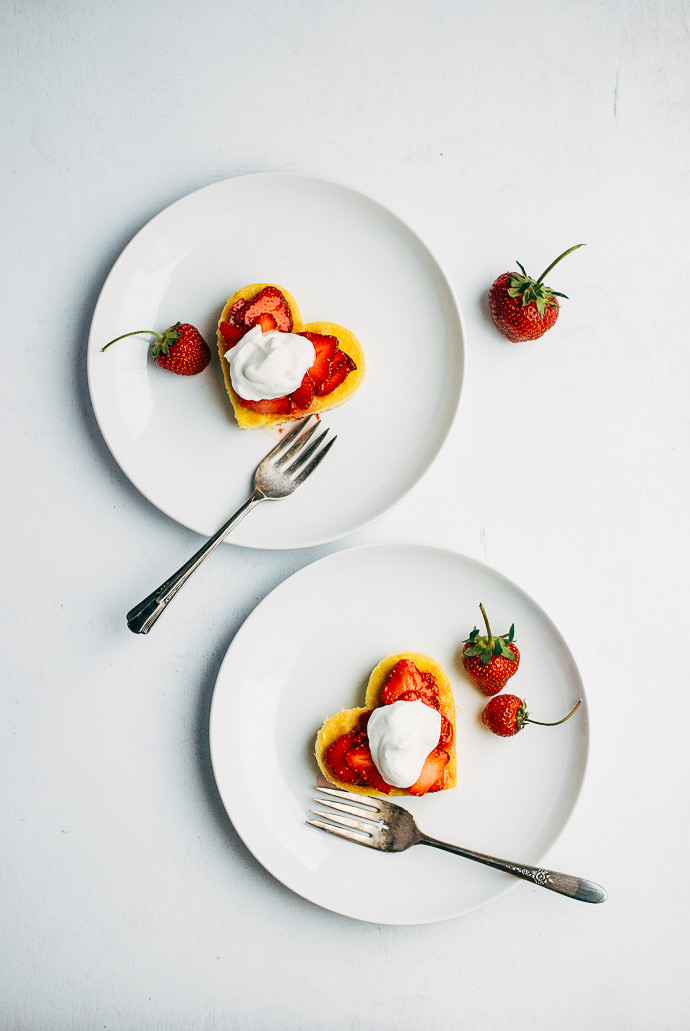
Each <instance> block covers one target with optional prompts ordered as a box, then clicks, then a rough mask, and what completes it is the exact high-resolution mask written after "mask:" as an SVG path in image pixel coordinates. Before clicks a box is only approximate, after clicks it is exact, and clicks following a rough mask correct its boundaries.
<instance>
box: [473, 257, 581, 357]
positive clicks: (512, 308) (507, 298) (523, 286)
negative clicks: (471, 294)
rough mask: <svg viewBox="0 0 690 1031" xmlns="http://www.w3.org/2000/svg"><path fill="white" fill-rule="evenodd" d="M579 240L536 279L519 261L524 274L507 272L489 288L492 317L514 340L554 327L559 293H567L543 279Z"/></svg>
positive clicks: (505, 333)
mask: <svg viewBox="0 0 690 1031" xmlns="http://www.w3.org/2000/svg"><path fill="white" fill-rule="evenodd" d="M583 246H584V244H581V243H578V244H575V246H574V247H569V248H568V250H567V251H564V252H563V254H561V255H559V256H558V257H557V258H556V260H555V261H552V262H551V264H550V265H549V267H548V268H547V269H545V270H544V271H543V272H542V274H541V275H540V277H539V279H537V280H534V279H532V278H531V277H530V276H528V275H527V273H526V272H525V270H524V268H523V266H522V265H520V262H519V261H518V262H517V263H516V264H517V265H518V266H519V268H520V271H521V272H522V275H519V274H518V273H517V272H504V273H503V274H502V275H500V276H499V277H498V279H496V280H495V281H494V282H493V284H492V285H491V289H490V290H489V310H490V312H491V317H492V319H493V320H494V322H495V323H496V326H497V327H498V329H500V331H501V333H503V334H504V336H507V337H508V339H509V340H512V341H515V342H517V341H522V340H536V339H537V338H538V337H540V336H543V335H544V333H546V331H547V329H551V327H552V326H553V324H554V323H555V321H556V319H557V318H558V312H559V305H558V301H557V300H556V298H557V297H566V294H562V293H559V292H558V291H557V290H551V289H550V288H549V287H548V286H546V284H545V283H544V277H545V276H547V275H548V274H549V272H550V271H551V269H552V268H553V267H554V265H557V264H558V262H559V261H560V260H561V258H565V256H566V254H570V253H571V251H574V250H577V248H578V247H583Z"/></svg>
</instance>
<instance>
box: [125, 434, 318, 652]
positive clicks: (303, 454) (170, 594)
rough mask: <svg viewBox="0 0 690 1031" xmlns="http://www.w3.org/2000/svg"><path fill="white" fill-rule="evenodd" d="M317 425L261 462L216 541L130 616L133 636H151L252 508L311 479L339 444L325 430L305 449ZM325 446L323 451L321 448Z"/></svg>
mask: <svg viewBox="0 0 690 1031" xmlns="http://www.w3.org/2000/svg"><path fill="white" fill-rule="evenodd" d="M318 424H319V420H318V419H317V418H316V416H314V415H310V416H309V417H308V418H306V419H302V420H301V421H300V422H298V423H297V425H296V426H295V427H294V428H293V429H291V430H290V432H289V433H287V434H286V435H285V436H284V437H283V438H282V440H279V441H278V443H277V444H276V446H275V447H274V448H272V450H271V451H269V452H268V454H267V455H266V457H265V458H263V459H262V460H261V462H259V465H258V466H257V468H256V471H255V473H254V489H253V491H252V493H251V494H250V495H249V497H248V498H247V500H246V501H245V503H244V504H243V505H241V506H240V508H238V509H237V511H236V512H235V514H234V515H232V516H230V518H229V519H228V521H227V522H226V523H223V525H222V526H221V528H220V530H218V531H217V532H216V533H214V535H213V537H210V538H209V539H208V540H207V541H206V543H205V544H204V545H202V547H201V548H199V550H198V551H197V552H195V553H194V554H193V555H192V557H191V558H190V559H189V561H187V562H185V564H184V565H183V566H181V568H180V569H178V570H177V572H176V573H173V575H172V576H171V577H169V578H168V579H167V580H166V581H165V583H162V584H161V585H160V587H157V588H156V590H155V591H152V592H151V594H149V595H148V597H147V598H144V600H143V601H140V602H139V604H138V605H135V606H134V608H133V609H130V611H129V612H128V613H127V626H128V627H129V629H130V630H131V631H132V633H135V634H148V632H149V630H150V629H151V627H152V626H153V625H154V623H155V622H156V620H157V619H159V618H160V616H161V615H162V614H163V612H164V611H165V610H166V608H167V607H168V605H169V604H170V602H171V601H172V599H173V598H174V597H175V595H176V594H177V592H178V591H179V590H180V588H181V587H182V586H183V585H184V584H186V583H187V580H189V578H190V576H191V575H192V573H195V572H196V570H197V569H198V568H199V566H200V565H201V563H202V562H203V561H204V559H205V558H208V556H209V555H210V554H211V552H212V551H215V549H216V548H217V547H218V545H219V544H220V542H221V541H222V540H223V539H224V538H225V537H227V535H228V534H229V533H230V531H231V530H232V529H233V528H234V527H235V526H237V524H238V523H239V521H240V520H241V519H244V517H245V516H246V514H247V513H248V512H250V511H251V510H252V508H254V507H255V506H256V505H258V504H259V503H260V502H262V501H273V500H276V499H278V498H286V497H287V496H288V495H289V494H292V492H293V491H295V490H297V488H298V487H299V486H300V484H302V483H304V481H305V480H306V479H307V477H308V476H311V474H312V473H313V472H314V469H316V467H317V465H318V464H319V462H321V461H322V460H323V459H324V458H325V457H326V455H327V454H328V452H329V451H330V449H331V448H332V447H333V444H334V443H335V441H336V437H331V439H330V440H329V441H327V442H326V443H324V441H325V439H326V436H327V434H328V428H326V429H325V430H323V432H322V433H320V434H319V435H318V437H316V438H315V439H314V440H313V441H312V443H311V444H310V445H309V446H308V447H306V446H305V445H306V443H307V441H308V440H309V439H310V437H311V436H312V435H313V433H314V430H315V429H316V427H317V426H318ZM322 444H323V447H321V445H322ZM319 449H320V450H319Z"/></svg>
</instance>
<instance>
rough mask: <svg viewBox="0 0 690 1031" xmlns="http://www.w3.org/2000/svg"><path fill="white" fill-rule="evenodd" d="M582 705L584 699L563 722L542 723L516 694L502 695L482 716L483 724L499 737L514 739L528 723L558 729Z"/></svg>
mask: <svg viewBox="0 0 690 1031" xmlns="http://www.w3.org/2000/svg"><path fill="white" fill-rule="evenodd" d="M581 704H582V699H580V701H579V702H578V703H577V705H576V706H575V708H574V709H572V710H571V712H569V713H568V715H567V716H564V717H563V719H562V720H556V722H555V723H542V722H541V720H532V719H530V718H529V713H528V712H527V708H526V706H525V703H524V701H523V700H522V698H518V696H517V695H514V694H501V695H497V696H496V697H495V698H492V699H491V700H490V702H489V703H488V705H487V706H486V708H485V709H484V711H483V712H482V715H481V720H482V723H483V724H484V726H485V727H488V728H489V730H490V731H491V732H492V733H493V734H498V736H499V737H513V735H515V734H517V733H518V731H520V730H522V728H523V727H524V725H525V724H526V723H536V724H538V725H539V726H540V727H557V726H559V725H560V724H561V723H565V721H566V720H569V719H570V717H571V716H572V715H573V713H575V712H577V710H578V709H579V708H580V705H581Z"/></svg>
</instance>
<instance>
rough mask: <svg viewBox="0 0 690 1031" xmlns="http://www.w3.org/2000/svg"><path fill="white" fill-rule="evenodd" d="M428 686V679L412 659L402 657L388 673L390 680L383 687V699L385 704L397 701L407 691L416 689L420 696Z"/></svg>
mask: <svg viewBox="0 0 690 1031" xmlns="http://www.w3.org/2000/svg"><path fill="white" fill-rule="evenodd" d="M425 687H427V684H426V681H425V680H424V678H423V676H422V674H421V673H420V672H419V670H418V669H417V667H416V666H415V664H414V662H412V660H411V659H400V661H399V662H396V664H395V666H393V669H392V670H391V671H390V673H389V674H388V680H387V681H386V683H385V686H384V688H383V695H382V700H383V704H384V705H390V704H391V702H397V700H398V699H399V698H400V696H401V695H402V694H405V692H407V691H416V692H418V694H419V696H420V697H421V696H422V693H423V691H424V689H425Z"/></svg>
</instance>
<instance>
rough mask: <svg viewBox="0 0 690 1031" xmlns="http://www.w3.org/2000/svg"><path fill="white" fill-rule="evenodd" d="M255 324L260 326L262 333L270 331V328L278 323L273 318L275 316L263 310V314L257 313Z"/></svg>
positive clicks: (273, 327)
mask: <svg viewBox="0 0 690 1031" xmlns="http://www.w3.org/2000/svg"><path fill="white" fill-rule="evenodd" d="M255 325H257V326H261V332H262V333H270V332H271V330H272V329H275V328H276V327H277V325H278V323H277V322H276V320H275V316H273V315H269V313H268V312H264V313H263V315H259V317H258V319H257V320H256V323H255Z"/></svg>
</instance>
